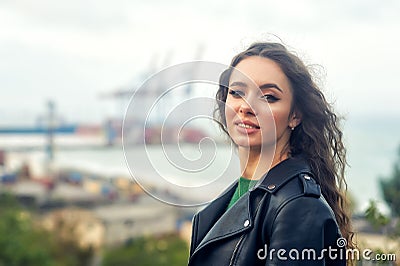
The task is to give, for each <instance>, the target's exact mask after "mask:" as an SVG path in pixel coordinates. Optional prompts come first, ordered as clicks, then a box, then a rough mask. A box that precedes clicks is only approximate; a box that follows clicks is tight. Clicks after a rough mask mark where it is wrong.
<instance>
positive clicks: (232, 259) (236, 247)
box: [229, 234, 246, 266]
mask: <svg viewBox="0 0 400 266" xmlns="http://www.w3.org/2000/svg"><path fill="white" fill-rule="evenodd" d="M245 235H246V234H244V235H242V236H241V237H240V238H239V241H238V242H237V243H236V246H235V249H234V250H233V253H232V257H231V261H230V262H229V266H232V265H233V261H234V258H235V256H236V253H237V252H238V249H239V246H240V244H241V243H242V241H243V239H244V237H245Z"/></svg>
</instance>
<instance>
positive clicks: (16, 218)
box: [0, 194, 52, 266]
mask: <svg viewBox="0 0 400 266" xmlns="http://www.w3.org/2000/svg"><path fill="white" fill-rule="evenodd" d="M32 225H33V223H32V219H31V216H30V214H29V213H28V212H26V211H24V210H23V209H22V208H20V206H19V205H18V203H17V202H16V200H15V199H14V197H12V196H11V195H9V194H1V195H0V265H10V266H12V265H52V258H51V252H50V249H49V247H50V241H49V237H48V235H47V234H46V233H45V232H43V231H41V230H38V229H35V228H34V227H33V226H32Z"/></svg>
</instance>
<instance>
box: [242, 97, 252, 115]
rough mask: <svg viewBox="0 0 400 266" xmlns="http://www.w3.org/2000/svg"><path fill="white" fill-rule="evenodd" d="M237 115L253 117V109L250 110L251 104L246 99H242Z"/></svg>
mask: <svg viewBox="0 0 400 266" xmlns="http://www.w3.org/2000/svg"><path fill="white" fill-rule="evenodd" d="M239 113H241V114H244V115H255V111H254V108H252V106H251V104H250V103H249V102H248V101H247V100H246V99H242V102H241V104H240V106H239Z"/></svg>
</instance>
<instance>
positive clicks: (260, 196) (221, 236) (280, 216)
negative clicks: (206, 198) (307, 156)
mask: <svg viewBox="0 0 400 266" xmlns="http://www.w3.org/2000/svg"><path fill="white" fill-rule="evenodd" d="M236 186H237V182H235V183H234V184H232V186H231V187H229V188H228V189H227V190H226V191H225V192H224V193H223V194H222V195H221V196H220V197H218V198H217V199H215V200H214V201H212V202H211V203H210V204H209V205H208V206H207V207H205V208H204V209H203V210H201V211H200V212H199V213H197V214H196V215H195V216H194V218H193V232H192V241H191V247H190V258H189V265H190V266H195V265H207V266H212V265H216V266H223V265H246V266H252V265H346V260H345V253H346V251H345V248H344V247H343V246H344V244H343V243H344V240H343V239H342V238H340V237H341V235H340V231H339V229H338V226H337V223H336V220H335V216H334V214H333V211H332V210H331V208H330V207H329V205H328V204H327V203H326V201H325V199H324V198H323V197H322V195H321V191H320V187H319V185H318V184H316V182H315V181H314V179H313V178H312V173H311V172H310V169H309V167H308V165H307V163H306V162H305V160H304V159H303V158H301V157H293V158H289V159H287V160H285V161H283V162H281V163H280V164H278V165H277V166H275V167H274V168H272V169H271V170H270V171H269V172H268V174H267V175H266V177H265V178H264V179H263V181H262V182H261V184H260V185H257V186H256V187H255V188H254V189H252V190H251V191H249V192H248V193H246V194H245V195H243V196H242V197H241V198H240V199H239V200H238V201H237V202H236V203H235V204H234V205H233V206H232V207H231V208H230V209H229V210H226V209H227V206H228V203H229V201H230V200H231V198H232V195H233V193H234V192H235V189H236Z"/></svg>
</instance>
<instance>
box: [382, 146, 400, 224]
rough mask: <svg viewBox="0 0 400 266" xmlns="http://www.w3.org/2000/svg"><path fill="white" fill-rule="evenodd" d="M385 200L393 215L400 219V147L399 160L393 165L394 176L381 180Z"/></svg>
mask: <svg viewBox="0 0 400 266" xmlns="http://www.w3.org/2000/svg"><path fill="white" fill-rule="evenodd" d="M380 185H381V190H382V193H383V198H384V199H385V201H386V203H387V204H388V205H389V208H390V210H391V211H392V215H393V216H394V217H400V147H399V149H398V152H397V159H396V162H395V163H394V165H393V169H392V174H391V175H390V177H388V178H384V179H380Z"/></svg>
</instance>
